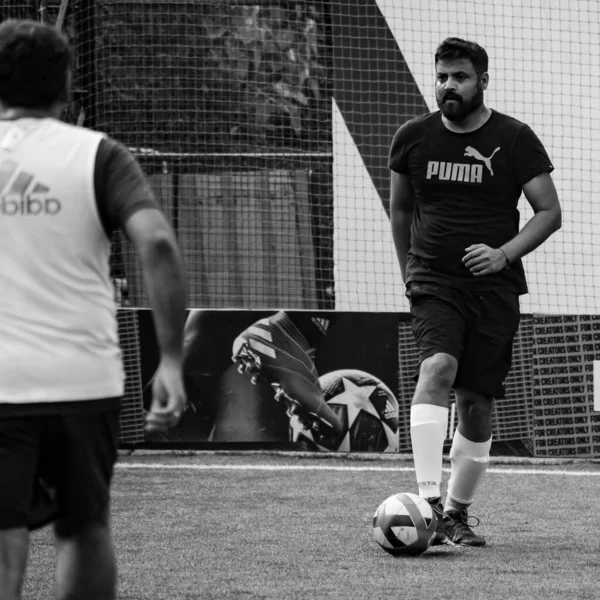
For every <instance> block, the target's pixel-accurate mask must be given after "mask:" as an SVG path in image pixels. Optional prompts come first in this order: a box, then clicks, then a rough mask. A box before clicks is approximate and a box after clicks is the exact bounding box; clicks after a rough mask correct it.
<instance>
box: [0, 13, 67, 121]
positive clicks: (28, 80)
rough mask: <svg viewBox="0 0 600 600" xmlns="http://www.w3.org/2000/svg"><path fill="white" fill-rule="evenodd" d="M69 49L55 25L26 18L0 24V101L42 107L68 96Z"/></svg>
mask: <svg viewBox="0 0 600 600" xmlns="http://www.w3.org/2000/svg"><path fill="white" fill-rule="evenodd" d="M72 62H73V51H72V49H71V46H70V44H69V41H68V39H67V37H66V36H65V35H64V34H63V33H61V32H60V31H58V30H57V29H56V28H54V27H51V26H49V25H45V24H43V23H38V22H37V21H33V20H29V19H8V20H6V21H4V22H2V23H1V24H0V101H2V102H3V103H4V104H6V105H7V106H10V107H19V108H33V109H44V108H49V107H50V106H52V105H53V104H55V103H56V102H68V101H69V98H70V77H69V73H70V70H71V65H72Z"/></svg>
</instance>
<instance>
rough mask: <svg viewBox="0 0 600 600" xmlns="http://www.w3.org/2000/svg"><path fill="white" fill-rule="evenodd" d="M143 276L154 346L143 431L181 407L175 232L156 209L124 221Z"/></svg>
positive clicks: (181, 312) (171, 418)
mask: <svg viewBox="0 0 600 600" xmlns="http://www.w3.org/2000/svg"><path fill="white" fill-rule="evenodd" d="M124 228H125V231H126V232H127V235H128V237H129V239H130V240H131V241H132V242H133V244H134V245H135V248H136V251H137V254H138V257H139V260H140V263H141V267H142V273H143V276H144V282H145V284H146V289H147V290H148V296H149V297H150V306H151V307H152V315H153V319H154V327H155V331H156V339H157V342H158V346H159V349H160V364H159V366H158V370H157V372H156V374H155V376H154V381H153V384H152V404H151V407H150V410H149V411H148V413H147V414H146V431H160V430H162V429H165V428H168V427H173V426H175V425H176V424H177V423H178V421H179V419H180V418H181V415H182V413H183V411H184V410H185V409H186V406H187V399H186V397H185V389H184V384H183V331H184V326H185V314H186V299H187V285H186V278H185V274H184V267H183V260H182V257H181V253H180V251H179V248H178V246H177V241H176V239H175V234H174V232H173V230H172V228H171V226H170V225H169V224H168V223H167V220H166V219H165V217H164V216H163V214H162V212H160V211H159V210H157V209H155V208H142V209H140V210H137V211H136V212H134V213H133V214H132V215H131V216H130V217H129V218H128V219H127V221H126V222H125V227H124Z"/></svg>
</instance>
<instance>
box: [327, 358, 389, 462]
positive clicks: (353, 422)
mask: <svg viewBox="0 0 600 600" xmlns="http://www.w3.org/2000/svg"><path fill="white" fill-rule="evenodd" d="M319 383H320V384H321V389H322V390H323V394H324V395H325V401H326V402H327V404H329V406H330V407H331V408H332V410H333V411H334V412H335V413H336V414H337V416H338V417H339V418H340V420H341V421H342V424H343V425H344V432H345V433H344V435H343V436H342V438H341V439H340V440H336V442H335V446H334V447H333V448H332V450H337V451H340V452H398V445H399V442H398V400H397V399H396V397H395V396H394V394H393V393H392V391H391V390H390V388H388V387H387V386H386V385H385V384H384V383H383V382H382V381H381V380H380V379H378V378H377V377H375V376H374V375H370V374H369V373H365V372H364V371H359V370H357V369H342V370H339V371H332V372H331V373H326V374H325V375H322V376H321V377H320V378H319Z"/></svg>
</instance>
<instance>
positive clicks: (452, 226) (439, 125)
mask: <svg viewBox="0 0 600 600" xmlns="http://www.w3.org/2000/svg"><path fill="white" fill-rule="evenodd" d="M388 166H389V168H390V169H391V170H392V171H395V172H397V173H401V174H404V175H407V176H408V177H409V179H410V183H411V185H412V188H413V190H414V193H415V212H414V219H413V223H412V228H411V240H410V241H411V244H410V250H409V253H408V263H407V280H406V282H407V284H408V283H409V282H411V281H435V282H440V283H445V284H447V285H450V286H454V287H470V288H476V289H493V288H496V287H498V286H503V287H506V288H507V289H509V290H512V291H515V292H516V293H518V294H524V293H526V292H527V284H526V281H525V273H524V271H523V264H522V262H521V261H520V260H517V261H515V262H514V263H512V264H511V265H510V268H508V269H506V270H503V271H500V272H499V273H494V274H491V275H484V276H482V277H475V276H474V275H473V274H472V273H471V272H470V271H469V270H468V269H467V268H466V267H465V266H464V264H463V263H462V258H463V257H464V255H465V254H466V252H465V248H467V247H468V246H470V245H472V244H478V243H481V244H486V245H488V246H490V247H492V248H498V247H499V246H502V244H504V243H505V242H507V241H508V240H510V239H512V238H513V237H515V235H517V233H518V231H519V211H518V209H517V205H518V201H519V198H520V196H521V191H522V188H523V185H524V184H525V183H527V182H528V181H530V180H531V179H533V178H534V177H536V176H537V175H540V174H541V173H544V172H547V173H549V172H551V171H552V170H553V168H554V167H553V166H552V163H551V162H550V159H549V157H548V154H547V153H546V151H545V149H544V146H543V145H542V143H541V141H540V140H539V138H538V137H537V136H536V135H535V133H534V132H533V131H532V130H531V128H530V127H528V126H527V125H525V124H524V123H521V122H520V121H518V120H517V119H513V118H512V117H509V116H507V115H504V114H502V113H499V112H497V111H492V114H491V116H490V118H489V119H488V120H487V121H486V123H485V124H484V125H482V126H481V127H480V128H479V129H477V130H476V131H472V132H469V133H455V132H453V131H450V130H449V129H448V128H447V127H445V125H444V124H443V122H442V117H441V113H440V112H439V111H437V112H434V113H429V114H426V115H423V116H419V117H416V118H414V119H411V120H410V121H408V122H407V123H405V124H404V125H403V126H402V127H400V129H399V130H398V131H397V133H396V135H395V136H394V139H393V141H392V145H391V149H390V156H389V161H388Z"/></svg>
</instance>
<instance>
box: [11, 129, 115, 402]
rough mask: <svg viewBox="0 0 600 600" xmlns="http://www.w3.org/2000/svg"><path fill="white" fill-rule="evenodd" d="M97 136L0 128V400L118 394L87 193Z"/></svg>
mask: <svg viewBox="0 0 600 600" xmlns="http://www.w3.org/2000/svg"><path fill="white" fill-rule="evenodd" d="M102 139H103V135H102V134H100V133H96V132H93V131H90V130H87V129H83V128H80V127H74V126H71V125H67V124H65V123H62V122H60V121H57V120H55V119H34V118H31V119H19V120H17V121H3V122H0V282H1V286H0V402H2V403H33V402H35V403H38V402H62V401H71V400H72V401H76V400H93V399H99V398H109V397H116V396H121V395H122V394H123V386H124V372H123V363H122V357H121V350H120V347H119V342H118V332H117V321H116V306H115V303H114V300H113V288H112V283H111V280H110V276H109V255H110V240H109V239H108V237H107V234H106V233H105V231H104V229H103V226H102V223H101V220H100V216H99V214H98V208H97V204H96V198H95V192H94V165H95V159H96V153H97V151H98V146H99V144H100V141H101V140H102Z"/></svg>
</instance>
